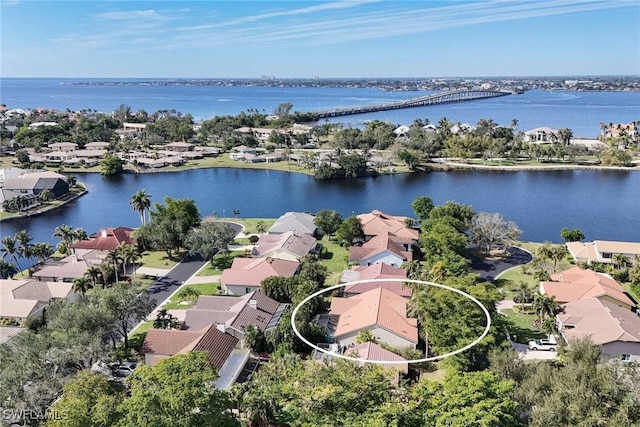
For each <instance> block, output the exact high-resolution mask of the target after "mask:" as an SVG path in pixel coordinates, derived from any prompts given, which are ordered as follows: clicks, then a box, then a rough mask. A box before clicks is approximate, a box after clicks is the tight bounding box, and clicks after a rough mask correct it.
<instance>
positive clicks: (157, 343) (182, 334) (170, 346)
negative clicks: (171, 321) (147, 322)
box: [140, 329, 204, 356]
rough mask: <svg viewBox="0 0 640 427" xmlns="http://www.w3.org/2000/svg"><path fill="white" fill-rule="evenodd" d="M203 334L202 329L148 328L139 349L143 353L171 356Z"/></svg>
mask: <svg viewBox="0 0 640 427" xmlns="http://www.w3.org/2000/svg"><path fill="white" fill-rule="evenodd" d="M203 334H204V332H203V331H202V330H200V331H180V330H177V329H150V330H149V331H148V332H147V335H146V337H145V339H144V342H143V343H142V348H141V349H140V351H141V353H143V354H146V353H152V354H154V355H161V356H173V355H174V354H178V352H180V350H182V349H183V348H185V347H186V346H187V345H189V344H191V343H193V342H194V341H195V340H196V339H198V338H200V337H201V336H202V335H203Z"/></svg>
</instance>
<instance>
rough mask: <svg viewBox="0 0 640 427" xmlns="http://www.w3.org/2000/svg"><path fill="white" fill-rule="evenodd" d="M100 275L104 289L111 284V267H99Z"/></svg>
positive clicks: (105, 264) (106, 264)
mask: <svg viewBox="0 0 640 427" xmlns="http://www.w3.org/2000/svg"><path fill="white" fill-rule="evenodd" d="M100 274H101V275H102V288H103V289H104V288H106V287H107V286H109V285H110V284H111V275H112V274H113V266H112V265H111V264H109V263H104V264H102V265H101V266H100Z"/></svg>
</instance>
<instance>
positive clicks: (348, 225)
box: [336, 216, 364, 246]
mask: <svg viewBox="0 0 640 427" xmlns="http://www.w3.org/2000/svg"><path fill="white" fill-rule="evenodd" d="M336 236H337V238H338V241H339V242H340V244H341V245H345V246H351V245H353V244H354V243H355V242H356V241H358V240H364V230H363V229H362V222H361V221H360V219H359V218H358V217H357V216H350V217H349V218H347V219H345V220H344V221H343V222H342V224H340V227H339V228H338V231H337V232H336Z"/></svg>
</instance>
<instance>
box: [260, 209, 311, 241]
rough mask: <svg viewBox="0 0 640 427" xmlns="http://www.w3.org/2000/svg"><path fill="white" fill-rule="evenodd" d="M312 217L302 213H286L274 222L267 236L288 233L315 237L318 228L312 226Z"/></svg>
mask: <svg viewBox="0 0 640 427" xmlns="http://www.w3.org/2000/svg"><path fill="white" fill-rule="evenodd" d="M314 218H315V217H314V216H313V215H311V214H308V213H304V212H287V213H285V214H284V215H282V216H281V217H280V218H278V219H277V220H276V222H275V223H274V224H273V225H272V226H271V228H269V231H268V233H269V234H282V233H287V232H289V231H295V232H297V233H302V234H309V235H311V236H316V235H317V233H318V227H316V225H315V224H314V222H313V220H314Z"/></svg>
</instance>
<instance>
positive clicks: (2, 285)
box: [0, 279, 73, 322]
mask: <svg viewBox="0 0 640 427" xmlns="http://www.w3.org/2000/svg"><path fill="white" fill-rule="evenodd" d="M72 298H73V285H72V284H71V283H53V282H41V281H36V280H33V279H20V280H13V279H0V318H9V319H15V320H16V321H18V322H22V321H23V320H25V319H27V318H28V317H42V314H43V312H44V309H45V307H46V306H47V305H48V304H49V302H51V301H52V300H54V299H67V300H71V299H72Z"/></svg>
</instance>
